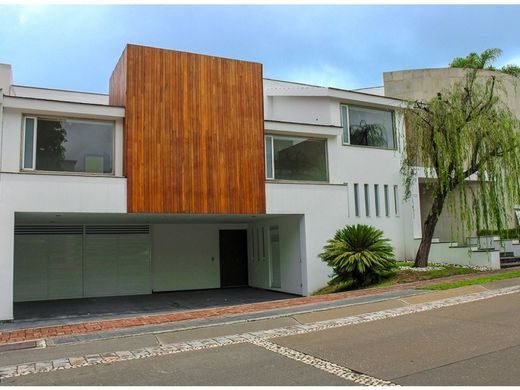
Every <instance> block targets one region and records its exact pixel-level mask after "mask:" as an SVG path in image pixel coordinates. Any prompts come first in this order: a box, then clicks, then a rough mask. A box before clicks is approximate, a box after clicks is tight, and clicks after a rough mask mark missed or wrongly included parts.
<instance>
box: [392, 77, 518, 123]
mask: <svg viewBox="0 0 520 390" xmlns="http://www.w3.org/2000/svg"><path fill="white" fill-rule="evenodd" d="M480 74H481V75H482V76H484V77H489V76H492V75H493V76H496V77H497V79H498V80H500V81H501V83H502V86H503V87H504V88H505V93H504V92H499V94H501V96H502V97H503V98H505V103H506V104H507V106H508V107H509V108H510V109H511V111H513V112H514V113H515V114H516V115H517V116H520V90H518V79H517V78H515V77H513V76H510V75H507V74H504V73H500V72H492V71H484V70H481V71H480ZM465 75H466V71H465V70H464V69H460V68H440V69H415V70H401V71H396V72H385V73H384V74H383V78H384V84H385V85H384V89H385V95H386V96H391V97H396V98H400V99H409V100H427V99H430V98H432V97H434V96H436V94H437V92H441V91H442V90H443V89H446V88H448V87H450V86H452V85H453V84H455V83H456V82H460V81H463V80H464V77H465Z"/></svg>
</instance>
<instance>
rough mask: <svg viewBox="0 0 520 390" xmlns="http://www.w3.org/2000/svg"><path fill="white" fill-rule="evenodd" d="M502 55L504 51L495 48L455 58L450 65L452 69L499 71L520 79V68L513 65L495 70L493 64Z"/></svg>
mask: <svg viewBox="0 0 520 390" xmlns="http://www.w3.org/2000/svg"><path fill="white" fill-rule="evenodd" d="M501 55H502V50H500V49H497V48H493V49H486V50H484V51H483V52H482V53H480V54H477V53H469V54H468V55H467V56H466V57H455V58H454V59H453V61H452V62H451V64H450V67H451V68H467V69H486V70H497V71H499V72H502V73H507V74H509V75H511V76H515V77H520V67H519V66H517V65H513V64H508V65H504V66H503V67H502V68H499V69H497V68H495V67H494V66H493V63H494V62H495V61H496V60H497V59H498V57H500V56H501Z"/></svg>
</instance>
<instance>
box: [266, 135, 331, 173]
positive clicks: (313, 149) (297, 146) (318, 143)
mask: <svg viewBox="0 0 520 390" xmlns="http://www.w3.org/2000/svg"><path fill="white" fill-rule="evenodd" d="M273 156H274V178H275V179H281V180H307V181H327V156H326V145H325V140H316V139H307V138H289V137H273ZM268 157H269V156H268Z"/></svg>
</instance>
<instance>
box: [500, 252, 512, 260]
mask: <svg viewBox="0 0 520 390" xmlns="http://www.w3.org/2000/svg"><path fill="white" fill-rule="evenodd" d="M509 257H515V254H514V253H513V252H500V258H501V259H502V258H509Z"/></svg>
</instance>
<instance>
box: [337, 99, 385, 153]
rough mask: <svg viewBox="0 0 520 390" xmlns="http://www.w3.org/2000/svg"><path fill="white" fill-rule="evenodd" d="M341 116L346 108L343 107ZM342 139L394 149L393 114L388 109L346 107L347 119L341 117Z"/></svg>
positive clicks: (351, 142)
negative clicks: (346, 124) (342, 125)
mask: <svg viewBox="0 0 520 390" xmlns="http://www.w3.org/2000/svg"><path fill="white" fill-rule="evenodd" d="M342 112H343V116H345V113H346V110H345V109H343V110H342ZM343 123H344V124H345V123H348V134H346V131H347V128H346V126H344V132H345V134H343V139H344V140H345V142H349V143H350V144H351V145H362V146H374V147H378V148H387V149H394V148H395V142H394V126H393V114H392V112H390V111H381V110H375V109H371V108H363V107H351V106H349V107H348V120H347V119H346V118H343Z"/></svg>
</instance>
